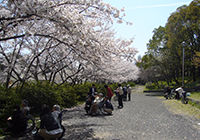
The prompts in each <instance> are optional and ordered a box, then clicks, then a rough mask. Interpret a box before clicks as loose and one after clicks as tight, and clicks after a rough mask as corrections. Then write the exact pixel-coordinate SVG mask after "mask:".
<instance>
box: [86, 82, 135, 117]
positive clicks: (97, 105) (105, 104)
mask: <svg viewBox="0 0 200 140" xmlns="http://www.w3.org/2000/svg"><path fill="white" fill-rule="evenodd" d="M104 87H105V88H106V91H107V93H106V96H105V97H104V98H103V97H102V96H103V94H102V93H99V94H98V93H97V91H96V88H95V85H94V84H93V85H92V87H91V88H90V90H89V93H88V96H87V100H86V103H85V110H86V113H87V114H91V115H92V114H93V113H97V114H98V113H99V112H98V110H100V111H101V110H103V111H104V112H106V113H107V114H112V111H113V110H114V108H113V105H112V104H111V99H112V96H113V92H112V90H111V88H110V87H108V86H107V85H105V86H104ZM115 93H116V96H117V98H118V108H119V109H121V108H123V101H126V100H127V98H128V101H130V100H131V87H130V86H129V85H127V87H126V86H124V87H123V88H122V87H121V84H118V88H117V89H116V90H115Z"/></svg>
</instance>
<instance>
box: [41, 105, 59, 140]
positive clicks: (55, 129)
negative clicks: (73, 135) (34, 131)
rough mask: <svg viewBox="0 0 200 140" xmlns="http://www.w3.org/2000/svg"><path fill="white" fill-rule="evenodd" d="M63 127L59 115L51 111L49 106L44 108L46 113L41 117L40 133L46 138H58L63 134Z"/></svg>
mask: <svg viewBox="0 0 200 140" xmlns="http://www.w3.org/2000/svg"><path fill="white" fill-rule="evenodd" d="M62 132H63V130H62V128H61V125H60V122H59V119H58V117H57V116H56V115H55V113H52V112H51V109H50V108H49V107H45V108H44V115H43V116H42V117H41V122H40V129H39V134H40V136H42V137H43V138H44V139H45V140H50V139H56V138H59V137H60V136H61V135H62Z"/></svg>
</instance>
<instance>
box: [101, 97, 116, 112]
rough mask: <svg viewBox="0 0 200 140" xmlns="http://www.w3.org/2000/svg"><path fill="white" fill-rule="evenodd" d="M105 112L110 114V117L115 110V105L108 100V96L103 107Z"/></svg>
mask: <svg viewBox="0 0 200 140" xmlns="http://www.w3.org/2000/svg"><path fill="white" fill-rule="evenodd" d="M103 106H104V107H103V110H104V112H106V113H108V114H109V115H110V114H112V111H113V110H114V108H113V105H112V104H111V102H110V101H109V99H108V96H105V98H104V105H103Z"/></svg>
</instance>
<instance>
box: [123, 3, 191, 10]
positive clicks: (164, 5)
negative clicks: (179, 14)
mask: <svg viewBox="0 0 200 140" xmlns="http://www.w3.org/2000/svg"><path fill="white" fill-rule="evenodd" d="M184 4H186V5H188V4H190V2H180V3H171V4H161V5H148V6H137V7H127V8H126V10H128V9H141V8H154V7H167V6H177V5H184Z"/></svg>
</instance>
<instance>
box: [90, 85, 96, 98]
mask: <svg viewBox="0 0 200 140" xmlns="http://www.w3.org/2000/svg"><path fill="white" fill-rule="evenodd" d="M95 92H97V91H96V88H95V84H92V87H91V88H90V90H89V96H92V95H94V93H95Z"/></svg>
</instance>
